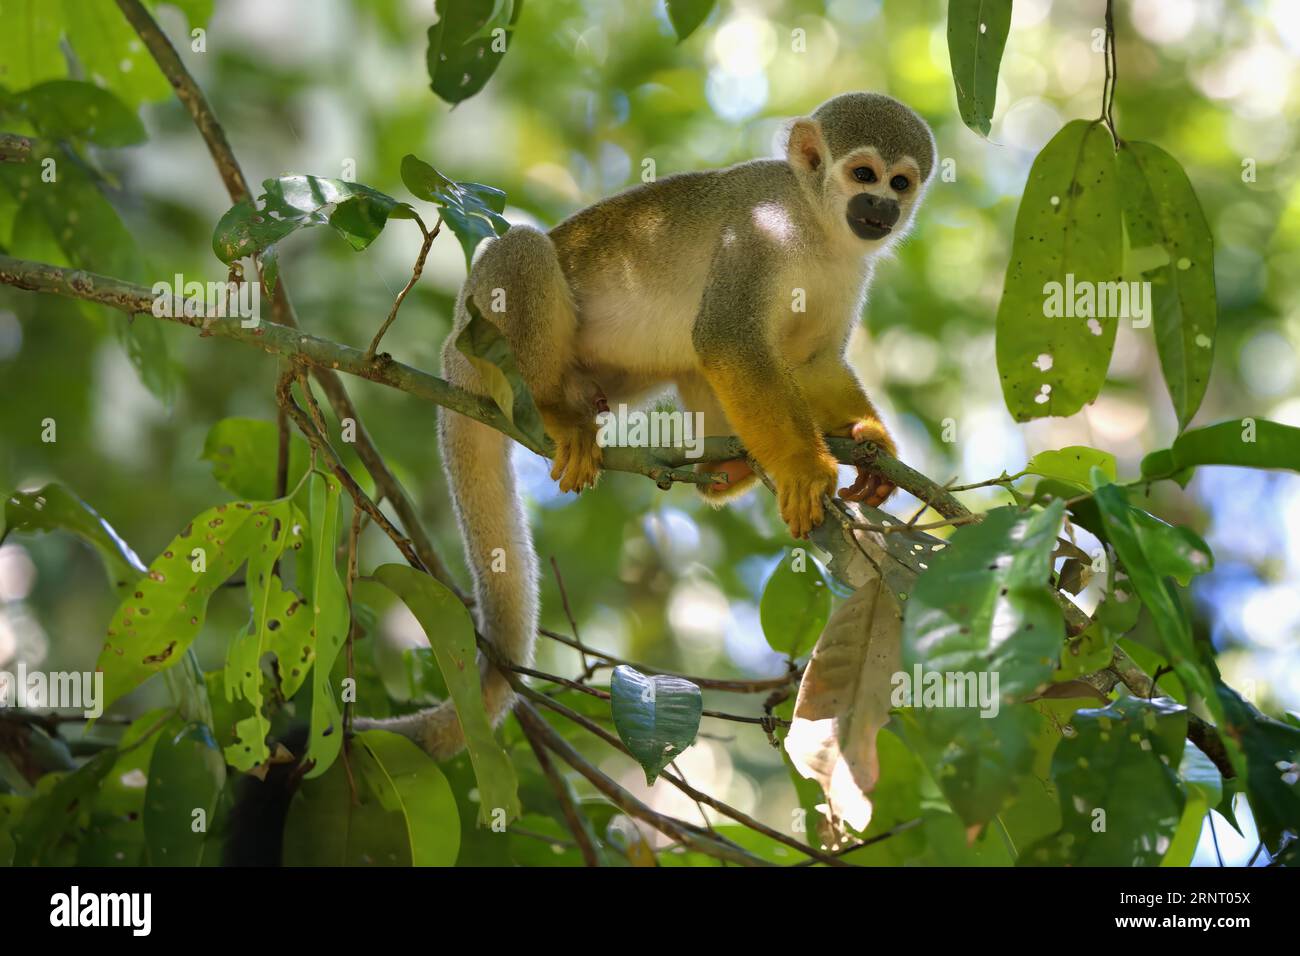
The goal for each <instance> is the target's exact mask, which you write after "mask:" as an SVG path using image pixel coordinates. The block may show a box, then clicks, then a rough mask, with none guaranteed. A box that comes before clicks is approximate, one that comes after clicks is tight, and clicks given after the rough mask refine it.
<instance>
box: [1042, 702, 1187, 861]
mask: <svg viewBox="0 0 1300 956" xmlns="http://www.w3.org/2000/svg"><path fill="white" fill-rule="evenodd" d="M1070 723H1071V726H1072V727H1073V728H1074V730H1075V733H1074V735H1073V736H1071V737H1066V738H1065V739H1063V740H1062V741H1061V742H1060V744H1059V745H1058V746H1057V748H1056V753H1055V755H1054V756H1053V758H1052V777H1053V779H1054V780H1055V781H1056V785H1057V788H1058V790H1059V798H1060V806H1061V820H1062V825H1061V830H1060V832H1058V833H1057V834H1055V835H1054V836H1051V837H1048V838H1046V839H1044V840H1040V841H1039V842H1038V843H1036V844H1034V845H1033V846H1031V847H1029V848H1028V849H1027V850H1026V851H1025V852H1024V853H1023V854H1022V855H1021V857H1020V863H1022V864H1025V865H1029V866H1045V865H1046V866H1051V865H1055V866H1155V865H1156V864H1158V863H1159V862H1160V860H1161V858H1162V857H1163V856H1164V855H1165V850H1166V849H1167V848H1168V846H1169V841H1170V840H1171V839H1172V838H1173V836H1174V833H1175V831H1176V830H1177V828H1178V825H1179V822H1180V820H1181V819H1182V816H1183V808H1184V804H1185V802H1186V801H1185V798H1184V796H1183V790H1182V787H1181V786H1180V785H1179V781H1178V775H1177V774H1176V773H1175V772H1174V769H1173V768H1174V767H1176V766H1178V762H1179V759H1180V757H1181V753H1182V746H1183V740H1184V737H1185V736H1186V733H1187V710H1186V708H1184V707H1182V706H1180V705H1178V704H1176V703H1174V702H1173V701H1172V700H1169V699H1168V698H1156V699H1155V700H1145V699H1142V698H1137V697H1125V698H1121V699H1120V700H1117V701H1115V702H1114V703H1113V704H1110V705H1109V706H1107V707H1104V708H1100V709H1085V710H1080V711H1079V712H1078V713H1076V714H1075V715H1074V717H1073V718H1072V720H1071V721H1070ZM1134 794H1141V799H1134Z"/></svg>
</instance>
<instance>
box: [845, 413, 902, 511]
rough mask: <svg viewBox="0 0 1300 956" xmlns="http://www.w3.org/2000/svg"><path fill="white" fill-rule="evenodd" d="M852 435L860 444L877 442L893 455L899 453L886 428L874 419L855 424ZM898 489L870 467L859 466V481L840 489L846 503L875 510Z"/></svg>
mask: <svg viewBox="0 0 1300 956" xmlns="http://www.w3.org/2000/svg"><path fill="white" fill-rule="evenodd" d="M851 435H852V437H853V440H854V441H856V442H858V443H859V444H860V443H862V442H867V441H870V442H875V443H876V444H877V445H879V446H880V447H881V448H883V449H884V450H885V451H887V452H888V453H889V454H891V455H893V454H895V453H896V451H897V449H896V448H895V447H894V440H893V439H892V438H890V437H889V432H887V431H885V426H884V425H882V424H880V422H879V421H877V420H876V419H874V418H868V419H863V420H862V421H860V422H858V423H857V424H855V425H854V426H853V431H852V432H851ZM896 488H897V485H895V484H894V483H893V482H892V481H890V480H889V479H887V478H885V477H883V476H881V475H879V474H876V473H875V472H873V471H872V470H871V469H870V468H869V467H868V466H866V465H858V477H857V479H856V480H855V481H854V482H853V484H852V485H850V486H849V487H848V488H841V489H840V497H841V498H843V499H844V500H845V501H861V502H862V503H864V504H868V505H871V506H872V507H873V508H879V507H880V506H881V505H883V504H884V503H885V499H887V498H888V497H889V496H890V495H892V494H893V493H894V491H895V489H896Z"/></svg>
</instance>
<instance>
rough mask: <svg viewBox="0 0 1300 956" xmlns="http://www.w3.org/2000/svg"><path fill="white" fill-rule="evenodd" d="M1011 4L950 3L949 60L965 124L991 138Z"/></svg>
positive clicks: (1001, 0) (983, 0) (999, 0)
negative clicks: (990, 131)
mask: <svg viewBox="0 0 1300 956" xmlns="http://www.w3.org/2000/svg"><path fill="white" fill-rule="evenodd" d="M1010 29H1011V0H948V58H949V60H951V61H952V81H953V84H954V86H956V88H957V108H958V110H960V111H961V119H962V122H963V123H965V124H966V125H967V126H969V127H970V128H971V129H973V130H974V131H975V132H977V133H979V134H980V135H981V136H988V134H989V129H990V127H991V125H992V120H993V105H994V102H995V101H996V99H997V95H998V67H999V66H1000V65H1001V63H1002V50H1003V48H1004V47H1005V46H1006V45H1007V31H1008V30H1010Z"/></svg>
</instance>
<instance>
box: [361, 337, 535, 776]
mask: <svg viewBox="0 0 1300 956" xmlns="http://www.w3.org/2000/svg"><path fill="white" fill-rule="evenodd" d="M454 338H455V335H454V333H453V335H452V339H454ZM443 374H444V375H445V376H446V377H447V379H448V380H449V381H451V382H452V383H453V384H456V385H460V386H461V387H463V388H466V389H469V390H470V391H475V392H478V391H481V390H482V386H481V384H480V382H479V378H478V373H477V372H475V371H474V369H473V366H471V365H470V364H469V361H468V360H467V359H466V358H465V357H464V356H463V355H461V354H460V352H458V351H457V350H456V349H455V348H452V347H449V348H447V349H445V350H444V352H443ZM438 434H439V439H440V445H441V451H442V462H443V469H444V470H445V472H446V474H447V482H448V484H449V485H450V487H451V495H452V500H453V502H454V503H455V509H456V520H457V522H458V523H459V525H460V533H461V538H462V540H463V541H464V542H465V551H466V555H465V556H466V559H467V561H468V563H469V567H470V573H471V574H472V576H473V579H474V615H475V618H476V623H477V625H478V629H479V633H480V634H482V635H483V636H484V637H486V638H487V639H488V640H490V641H492V642H493V644H495V645H496V647H497V649H498V650H499V652H500V653H501V655H502V656H503V657H505V658H506V659H507V660H510V661H513V662H514V663H516V664H522V665H524V666H527V665H529V664H531V663H532V660H533V643H534V641H535V640H536V635H537V558H536V556H535V555H534V554H533V542H532V535H531V533H530V531H529V527H528V519H527V515H526V514H525V512H524V505H523V501H522V500H521V499H520V497H519V491H518V489H517V487H516V484H515V476H514V472H513V469H512V468H511V467H510V450H511V447H512V442H511V440H510V439H509V438H507V437H506V436H504V435H502V434H501V433H500V432H498V431H496V430H495V429H492V428H489V427H488V426H487V425H483V424H481V423H479V422H476V421H474V420H473V419H471V418H467V417H466V416H464V415H460V414H458V413H456V412H452V411H449V410H447V409H440V410H439V415H438ZM479 675H480V682H481V684H482V686H483V702H484V706H485V709H486V710H487V714H488V718H489V719H490V720H491V721H492V725H493V726H496V725H497V724H499V723H500V722H501V720H502V719H503V718H504V717H505V715H506V713H507V712H508V711H509V710H510V706H511V704H512V703H513V700H514V693H513V691H512V690H511V687H510V685H509V683H508V682H507V681H506V679H505V678H504V677H503V676H502V675H501V673H500V672H499V671H498V670H497V669H496V668H495V667H492V666H491V665H490V664H488V663H487V661H486V660H484V659H483V657H482V655H480V656H479ZM356 726H357V728H358V729H363V730H364V729H366V728H368V727H380V728H383V729H385V730H391V731H395V732H397V733H401V734H404V735H406V736H407V737H410V738H411V739H412V740H414V741H415V742H416V743H418V744H419V745H420V746H421V747H423V748H424V749H425V750H426V751H427V752H428V753H429V754H431V755H432V756H433V757H434V758H435V759H438V760H444V759H447V758H449V757H452V756H455V754H457V753H458V752H459V751H460V750H461V748H462V747H464V746H465V735H464V733H463V732H462V731H461V726H460V720H459V719H458V718H457V716H456V708H455V707H454V706H453V704H452V702H451V701H450V700H446V701H443V702H442V703H440V704H438V705H437V706H436V707H433V708H431V709H428V710H424V711H420V712H419V713H416V714H409V715H406V716H404V717H394V718H391V719H387V720H364V721H363V720H358V721H357V722H356Z"/></svg>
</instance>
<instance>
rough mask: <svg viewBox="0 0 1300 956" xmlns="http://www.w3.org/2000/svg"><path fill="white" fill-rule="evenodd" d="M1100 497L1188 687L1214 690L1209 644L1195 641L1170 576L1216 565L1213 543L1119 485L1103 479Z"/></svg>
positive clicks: (1114, 539)
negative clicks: (1134, 499)
mask: <svg viewBox="0 0 1300 956" xmlns="http://www.w3.org/2000/svg"><path fill="white" fill-rule="evenodd" d="M1094 498H1095V500H1096V502H1097V504H1098V506H1099V507H1100V509H1101V515H1102V521H1103V522H1104V524H1105V527H1106V533H1107V536H1108V538H1109V539H1110V542H1111V545H1112V546H1113V547H1114V548H1115V552H1116V553H1117V554H1118V555H1119V559H1120V561H1122V562H1123V564H1124V569H1125V570H1126V571H1127V572H1128V575H1129V579H1130V580H1131V581H1132V583H1133V586H1134V587H1135V588H1136V589H1137V593H1138V596H1139V597H1140V598H1141V599H1142V604H1143V606H1145V607H1146V608H1147V609H1148V610H1149V611H1150V612H1151V617H1152V620H1153V621H1154V622H1155V625H1156V633H1157V634H1158V635H1159V637H1160V642H1161V647H1162V649H1163V650H1164V653H1165V656H1166V657H1167V658H1168V659H1169V663H1170V664H1171V665H1172V666H1173V668H1174V670H1175V671H1176V672H1177V673H1178V676H1179V677H1181V678H1182V679H1183V682H1184V683H1185V684H1186V685H1187V686H1188V687H1190V688H1192V689H1193V690H1195V691H1196V692H1197V693H1199V694H1201V695H1202V696H1209V695H1210V694H1212V693H1213V691H1212V667H1213V665H1212V664H1210V665H1209V667H1210V668H1211V669H1207V665H1206V659H1207V657H1208V653H1209V652H1208V649H1207V648H1198V647H1197V646H1196V644H1195V643H1194V639H1193V636H1192V631H1191V627H1190V625H1189V624H1188V621H1187V617H1186V614H1185V613H1184V611H1183V607H1182V605H1181V604H1180V603H1179V601H1178V599H1177V595H1176V594H1175V593H1174V592H1173V590H1172V589H1171V588H1170V586H1169V585H1168V583H1167V582H1166V581H1165V578H1166V577H1173V578H1175V579H1177V580H1178V581H1179V582H1180V583H1182V584H1183V585H1184V586H1185V585H1186V584H1187V583H1188V582H1189V581H1190V580H1191V578H1192V577H1193V576H1194V575H1196V574H1201V573H1203V572H1205V571H1208V570H1210V568H1211V567H1213V564H1214V560H1213V557H1212V556H1211V554H1210V550H1209V548H1208V547H1207V546H1206V545H1205V542H1203V541H1201V540H1200V538H1198V537H1197V536H1196V535H1194V534H1193V533H1192V532H1191V531H1189V530H1188V529H1186V528H1175V527H1173V526H1172V525H1168V524H1166V523H1165V522H1163V521H1161V520H1160V519H1158V518H1156V517H1154V516H1152V515H1150V514H1147V513H1146V512H1145V511H1140V510H1139V509H1137V508H1134V507H1133V506H1132V505H1130V504H1129V503H1128V498H1127V496H1126V495H1125V493H1124V491H1123V489H1121V488H1120V487H1119V486H1118V485H1102V486H1101V487H1099V488H1098V489H1097V491H1096V492H1095V494H1094Z"/></svg>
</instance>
